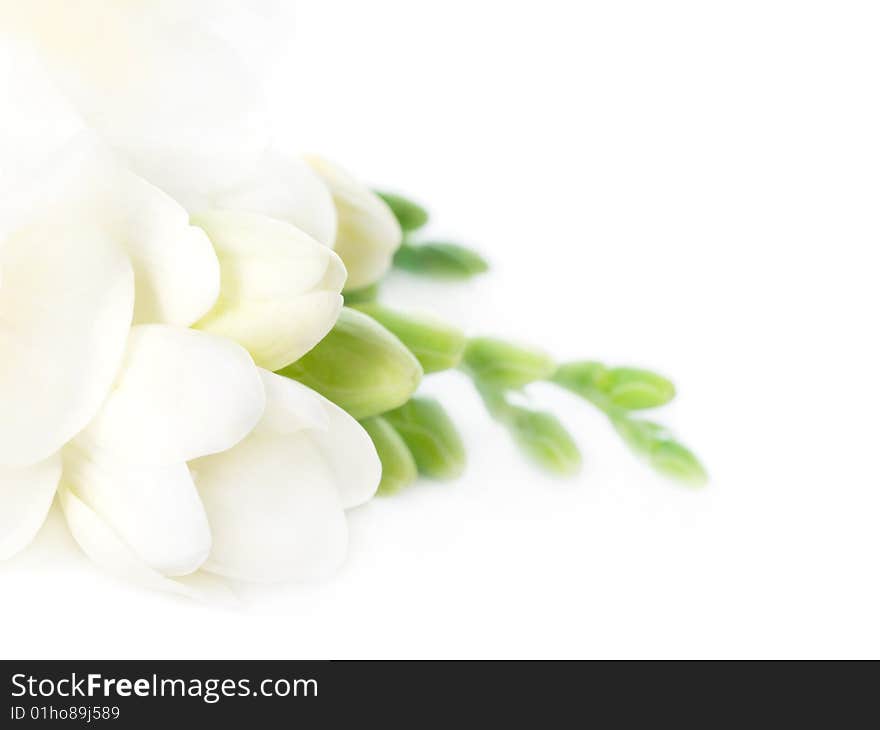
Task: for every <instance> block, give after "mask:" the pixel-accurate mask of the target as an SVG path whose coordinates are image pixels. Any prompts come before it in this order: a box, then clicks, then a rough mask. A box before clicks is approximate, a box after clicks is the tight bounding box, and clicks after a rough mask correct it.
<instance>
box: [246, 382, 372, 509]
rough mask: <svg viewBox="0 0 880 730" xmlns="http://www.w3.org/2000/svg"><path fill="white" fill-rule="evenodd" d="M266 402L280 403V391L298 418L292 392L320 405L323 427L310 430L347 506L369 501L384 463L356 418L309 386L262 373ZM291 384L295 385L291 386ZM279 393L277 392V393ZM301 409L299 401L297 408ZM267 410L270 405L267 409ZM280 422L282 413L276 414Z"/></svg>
mask: <svg viewBox="0 0 880 730" xmlns="http://www.w3.org/2000/svg"><path fill="white" fill-rule="evenodd" d="M263 383H264V384H265V386H266V393H267V401H268V402H270V403H272V402H274V403H275V405H276V408H277V407H278V405H279V404H280V403H282V401H281V399H280V397H279V396H280V395H281V394H280V393H278V391H284V392H285V395H286V397H287V399H288V400H287V402H286V405H287V408H288V409H289V410H288V416H287V417H288V418H290V419H293V418H295V417H296V411H294V410H293V409H292V408H290V406H291V405H293V399H292V398H291V393H297V394H298V395H299V399H300V400H301V401H309V400H310V401H311V402H312V403H315V404H318V405H319V406H320V408H321V410H322V411H323V413H324V423H323V425H322V426H317V425H316V426H315V427H313V428H311V429H310V430H309V432H308V435H309V437H310V438H311V439H312V441H313V442H314V443H315V445H316V446H317V447H318V448H319V449H320V450H321V453H322V454H323V455H324V460H325V461H326V463H327V464H328V466H329V467H330V470H331V471H332V472H333V479H334V483H335V484H336V489H337V492H338V493H339V497H340V500H341V501H342V506H343V508H344V509H350V508H352V507H357V506H358V505H361V504H364V503H365V502H369V501H370V500H371V499H372V498H373V497H374V496H375V495H376V490H377V489H378V487H379V482H380V481H381V479H382V462H381V461H380V460H379V455H378V454H377V453H376V447H375V446H374V445H373V441H372V439H371V438H370V436H369V434H368V433H367V432H366V431H365V430H364V427H363V426H361V424H359V423H358V422H357V421H356V420H355V419H354V418H352V417H351V416H350V415H348V413H346V412H345V411H344V410H342V409H341V408H340V407H339V406H337V405H336V404H335V403H333V402H331V401H329V400H327V399H326V398H325V397H324V396H322V395H319V394H318V393H316V392H315V391H313V390H311V389H310V388H307V387H306V386H305V385H303V384H302V383H298V382H296V381H295V380H288V379H286V378H285V379H284V380H281V381H279V380H278V376H274V375H272V376H271V377H270V374H269V373H263ZM291 386H292V387H291ZM276 394H277V395H276ZM301 408H302V406H301V405H299V404H297V409H296V410H297V411H299V410H300V409H301ZM267 410H268V408H267ZM275 417H276V418H277V419H278V420H279V421H280V420H281V417H280V414H276V416H275Z"/></svg>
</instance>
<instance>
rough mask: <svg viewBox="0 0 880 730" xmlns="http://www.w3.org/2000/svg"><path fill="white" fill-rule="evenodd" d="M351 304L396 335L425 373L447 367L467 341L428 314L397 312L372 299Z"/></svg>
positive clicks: (457, 358)
mask: <svg viewBox="0 0 880 730" xmlns="http://www.w3.org/2000/svg"><path fill="white" fill-rule="evenodd" d="M355 308H356V309H358V310H359V311H361V312H363V313H364V314H368V315H369V316H370V317H372V318H373V319H375V320H376V321H377V322H378V323H379V324H381V325H382V326H383V327H385V328H386V329H388V330H389V331H390V332H391V333H392V334H394V335H396V336H397V337H399V338H400V341H401V342H402V343H403V344H404V345H406V346H407V348H408V349H409V351H410V352H412V354H413V355H415V356H416V357H417V358H418V360H419V362H420V363H421V365H422V368H423V369H424V371H425V373H436V372H439V371H441V370H449V369H450V368H454V367H458V364H459V363H460V362H461V357H462V354H463V353H464V348H465V345H466V344H467V338H466V337H465V335H464V332H462V331H461V330H459V329H456V328H455V327H450V326H449V325H447V324H445V323H443V322H440V321H438V320H435V319H432V318H430V317H422V316H418V317H417V316H411V315H408V314H401V313H400V312H396V311H394V310H392V309H388V308H387V307H383V306H382V305H380V304H376V303H370V304H357V305H355Z"/></svg>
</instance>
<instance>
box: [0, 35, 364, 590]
mask: <svg viewBox="0 0 880 730" xmlns="http://www.w3.org/2000/svg"><path fill="white" fill-rule="evenodd" d="M8 50H9V47H4V46H3V44H0V52H5V51H8ZM34 68H36V67H34ZM35 74H36V71H35ZM38 80H39V79H37V78H35V79H34V81H35V83H34V85H33V86H30V85H27V84H25V86H24V88H25V90H27V89H30V88H34V89H36V88H40V89H42V91H41V92H40V93H41V94H42V93H43V92H45V95H44V96H41V97H39V96H34V95H30V96H26V97H25V98H23V99H22V103H21V104H20V105H17V106H16V105H11V106H10V116H11V118H12V119H11V123H10V125H9V126H8V127H6V130H11V134H12V135H15V134H16V133H17V132H21V134H20V135H19V136H17V137H15V138H12V139H10V135H9V134H7V132H6V131H0V151H3V152H4V154H5V153H6V151H8V150H16V149H18V150H19V152H18V154H17V157H16V158H15V159H14V160H13V162H14V163H15V174H14V175H11V177H10V178H8V179H6V180H5V181H4V184H5V185H6V186H5V187H0V198H2V200H0V402H2V403H3V406H4V407H3V409H0V558H5V557H9V556H11V555H13V554H15V553H17V552H18V551H20V550H21V549H22V548H24V547H25V546H26V545H27V544H28V543H29V542H30V541H31V540H32V538H33V537H34V535H35V533H36V532H37V530H38V529H39V527H40V525H41V524H42V522H43V521H44V519H45V516H46V514H47V512H48V510H49V508H50V506H51V503H52V500H53V498H54V496H55V494H56V492H57V494H58V496H59V501H60V503H61V505H62V507H63V509H64V513H65V515H66V517H67V522H68V525H69V527H70V530H71V533H72V534H73V536H74V537H75V539H76V540H77V542H78V543H79V544H80V546H81V547H82V548H83V550H84V551H85V552H86V553H88V554H89V555H90V556H91V557H92V558H94V559H95V560H96V561H97V562H98V563H100V564H102V565H103V566H104V567H106V568H107V569H109V570H112V571H116V572H119V573H121V574H122V575H123V576H124V577H126V578H129V579H133V580H139V581H141V582H143V583H145V584H147V585H150V586H153V587H157V588H163V589H167V590H172V591H175V592H178V593H182V594H185V595H205V593H206V592H208V593H213V592H216V590H218V581H217V580H216V579H215V578H212V577H211V571H213V572H214V573H218V574H221V575H224V576H230V577H235V578H238V579H242V580H261V581H264V580H280V579H287V578H291V577H309V576H312V575H316V574H323V573H324V572H325V571H326V570H329V569H331V568H332V567H334V566H335V565H337V564H338V563H339V561H340V559H341V557H342V555H344V549H345V523H344V510H345V509H347V508H349V507H351V506H355V505H356V504H359V503H361V502H363V501H365V500H366V499H369V497H370V496H372V494H373V493H374V492H375V489H376V487H377V485H378V481H379V470H380V466H379V461H378V457H377V455H376V453H375V449H374V448H373V446H372V443H371V441H370V439H369V437H368V436H367V434H366V433H365V432H364V431H363V429H362V428H361V427H360V426H359V425H358V424H357V422H355V421H354V420H353V419H351V418H350V417H349V416H348V415H346V414H345V413H343V412H342V411H340V410H339V409H337V408H335V406H331V405H330V404H328V403H326V402H325V401H323V399H321V398H320V397H319V396H317V395H315V394H313V393H311V392H310V391H308V390H307V389H305V388H304V387H303V386H300V385H298V384H296V383H293V382H291V381H287V380H284V379H282V378H280V376H274V375H270V374H267V373H265V372H261V371H260V370H258V368H257V367H256V366H255V364H254V361H253V359H252V357H251V355H250V354H248V352H247V351H246V350H245V349H244V348H243V347H242V346H241V345H239V344H237V343H235V342H233V341H232V339H229V338H228V337H224V336H220V335H218V334H215V333H211V332H205V331H199V330H196V329H192V328H191V327H190V326H191V325H193V324H196V323H199V324H200V326H202V324H204V329H211V328H212V326H216V327H217V328H218V329H223V327H222V326H220V325H219V324H218V322H223V321H224V317H226V318H228V319H229V320H230V321H232V322H238V323H240V324H242V326H243V323H245V322H247V321H248V318H250V321H251V322H253V323H254V326H255V327H256V328H257V332H258V333H259V335H258V336H256V337H255V340H254V343H255V344H254V348H255V350H256V351H257V354H258V356H260V357H265V358H267V359H271V358H273V357H276V358H278V359H279V361H287V360H288V358H291V357H295V356H296V353H297V352H299V351H300V350H302V349H303V348H307V347H308V346H310V345H309V343H310V342H311V343H312V344H314V342H312V341H313V340H314V341H317V340H316V338H320V336H321V334H320V333H321V332H322V331H323V332H326V330H327V329H329V328H330V327H331V326H332V323H333V320H334V319H335V313H336V311H337V310H338V300H339V289H340V288H341V286H342V282H343V280H344V276H345V272H344V269H343V268H342V266H341V264H340V263H339V260H338V258H337V257H336V256H335V255H334V254H333V253H332V252H331V251H329V250H328V249H326V248H325V247H321V246H320V245H319V244H317V243H315V242H314V241H311V239H308V237H306V236H305V234H302V233H301V232H299V231H297V230H296V229H294V228H293V227H291V226H289V225H287V224H283V223H280V222H272V221H268V220H267V219H264V218H261V217H259V216H240V215H232V214H217V215H212V214H206V216H205V217H204V220H203V221H202V222H203V223H204V224H205V226H206V227H207V228H208V229H210V232H211V233H212V234H213V237H214V238H216V239H217V243H216V246H217V250H218V252H219V253H220V260H219V261H218V257H217V254H215V250H214V246H213V245H212V241H211V240H210V238H209V237H208V235H207V234H206V233H205V231H204V230H203V229H201V228H198V227H195V226H193V225H191V224H190V221H189V218H188V216H187V214H186V212H185V211H184V210H183V209H182V208H181V207H180V206H178V205H177V204H176V203H175V202H174V201H173V200H172V199H171V198H169V197H168V196H167V195H165V194H164V193H162V192H161V191H160V190H158V189H157V188H155V187H153V186H152V185H150V184H149V183H147V182H145V181H144V180H142V179H140V178H138V177H136V176H135V175H133V174H132V173H130V172H128V171H127V170H125V169H122V168H120V167H119V166H118V165H116V164H115V162H114V161H113V160H112V159H110V158H109V157H108V156H107V155H106V154H105V153H104V152H102V150H101V147H100V145H98V144H96V143H95V142H94V140H92V139H91V138H90V137H89V135H88V134H87V133H84V132H82V129H81V126H80V125H78V124H77V123H76V120H73V119H63V118H59V120H58V121H59V124H58V125H57V128H54V129H48V130H43V133H44V134H43V138H44V139H46V140H48V141H49V142H51V146H52V149H53V155H52V156H51V157H50V156H47V155H43V156H40V155H39V154H38V153H39V152H40V151H41V145H40V142H41V137H40V135H28V134H26V133H25V131H26V130H27V129H28V125H27V124H26V119H24V118H21V119H18V120H16V119H15V117H16V115H17V114H18V115H27V114H36V115H37V116H39V110H40V109H41V108H43V106H44V105H43V102H44V101H50V102H52V104H54V107H50V108H57V109H61V108H62V107H63V104H55V101H56V100H54V99H53V97H52V95H51V93H50V92H49V89H50V87H51V84H48V85H47V84H43V85H39V84H37V83H36V81H38ZM32 102H33V103H32ZM59 130H60V131H61V132H62V133H60V134H58V135H55V136H53V135H54V132H56V131H59ZM28 148H30V152H31V154H27V152H28ZM10 157H12V156H11V155H10ZM0 167H2V161H0ZM227 216H228V217H229V230H226V229H225V228H223V229H220V228H218V229H217V230H214V227H215V226H219V225H220V224H221V223H223V221H224V220H225V217H227ZM270 229H272V230H273V231H274V232H273V233H272V234H271V235H267V236H266V238H265V240H262V239H261V232H263V233H265V232H266V231H267V230H270ZM276 229H277V230H276ZM255 237H256V238H257V239H260V242H259V243H256V242H253V245H251V243H252V241H253V239H254V238H255ZM301 295H302V296H301ZM311 298H315V299H317V300H321V301H323V300H324V299H326V300H327V301H326V302H325V303H324V304H323V305H322V306H316V307H314V309H316V310H320V311H318V312H317V314H312V315H310V316H306V315H307V310H309V308H310V306H311V305H310V304H309V302H311V301H312V299H311ZM243 312H244V313H243ZM212 318H213V319H212ZM263 318H265V319H263ZM212 322H213V325H212ZM303 323H305V324H304V325H303V327H302V328H301V329H297V327H298V326H300V325H302V324H303ZM272 327H276V328H278V332H281V333H282V334H283V336H282V337H280V338H279V339H280V340H281V341H282V342H283V345H282V346H279V347H277V348H276V349H272V345H273V343H272V342H271V339H272V334H271V332H272ZM286 328H292V332H293V334H292V335H291V334H290V332H289V331H288V330H287V329H286ZM244 334H245V335H247V334H248V333H244ZM261 338H262V339H261ZM243 339H245V337H243ZM266 348H268V349H266ZM291 394H293V395H291ZM319 414H322V415H319ZM255 452H259V455H260V458H259V459H257V460H254V458H253V454H254V453H255ZM296 454H300V455H302V463H300V460H299V459H296V458H293V457H294V456H295V455H296ZM191 464H195V467H194V468H195V470H196V472H197V473H198V474H199V475H200V476H199V481H198V488H197V487H196V483H195V482H194V479H193V471H191V468H190V465H191ZM272 465H278V466H279V469H277V470H276V471H275V472H274V473H273V472H272V471H271V468H272ZM282 466H283V468H281V467H282ZM269 476H271V477H272V480H271V482H269V481H266V480H267V479H268V478H269ZM217 485H219V486H217ZM215 486H216V489H215ZM265 487H269V488H268V489H267V488H265ZM230 495H231V497H230ZM230 498H234V499H236V500H237V504H236V505H232V504H231V503H230V501H229V499H230ZM292 505H295V509H294V510H293V511H291V506H292ZM236 513H240V515H241V522H240V524H239V525H238V526H236V524H235V514H236ZM285 520H286V521H287V525H288V528H289V531H290V535H289V536H288V541H287V542H280V541H278V540H276V541H274V542H266V541H265V540H264V541H263V543H259V542H258V541H251V540H248V541H246V543H245V544H244V548H247V549H246V550H245V552H243V553H242V555H241V557H240V558H239V559H238V562H234V561H235V556H234V555H233V554H232V553H234V551H235V546H236V545H237V544H240V543H236V540H240V537H241V535H243V534H253V535H265V536H268V535H272V534H275V533H276V532H277V531H278V530H279V525H280V524H281V523H282V522H283V521H285ZM230 546H231V547H230ZM273 550H274V551H273ZM231 561H232V562H231ZM230 565H232V566H233V567H232V568H230V567H228V566H230Z"/></svg>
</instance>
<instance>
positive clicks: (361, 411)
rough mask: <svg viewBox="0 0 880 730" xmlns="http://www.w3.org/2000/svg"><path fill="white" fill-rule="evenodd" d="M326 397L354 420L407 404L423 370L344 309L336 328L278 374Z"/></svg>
mask: <svg viewBox="0 0 880 730" xmlns="http://www.w3.org/2000/svg"><path fill="white" fill-rule="evenodd" d="M278 372H279V374H280V375H285V376H287V377H288V378H293V379H294V380H298V381H299V382H301V383H303V384H304V385H307V386H308V387H310V388H311V389H312V390H316V391H317V392H318V393H320V394H321V395H323V396H324V397H325V398H329V399H330V400H331V401H333V402H334V403H336V404H337V405H338V406H340V407H342V408H344V409H345V410H346V411H348V412H349V413H350V414H351V415H352V416H354V417H355V418H358V419H363V418H370V417H371V416H377V415H379V414H380V413H384V412H385V411H388V410H391V409H392V408H397V407H398V406H400V405H402V404H403V403H406V401H407V400H409V398H410V396H411V395H412V394H413V393H415V391H416V388H418V386H419V382H420V381H421V379H422V366H421V365H419V361H418V360H416V358H415V356H414V355H413V354H412V353H411V352H410V351H409V350H407V349H406V347H405V346H404V344H403V343H402V342H401V341H400V340H399V339H397V338H396V337H395V336H394V335H393V334H391V333H390V332H389V331H388V330H386V329H385V328H384V327H383V326H382V325H380V324H379V323H378V322H376V321H375V320H374V319H372V318H370V317H368V316H367V315H365V314H362V313H361V312H358V311H355V310H354V309H349V308H348V307H345V308H343V310H342V313H341V314H340V315H339V319H338V320H337V322H336V325H335V326H334V327H333V329H332V330H331V331H330V333H329V334H328V335H327V336H326V337H325V338H324V339H323V340H321V342H319V343H318V344H317V345H316V346H315V347H314V348H313V349H312V350H311V351H309V352H308V353H306V354H305V355H304V356H303V357H301V358H300V359H299V360H297V361H296V362H295V363H293V364H292V365H288V366H287V367H286V368H284V369H283V370H279V371H278Z"/></svg>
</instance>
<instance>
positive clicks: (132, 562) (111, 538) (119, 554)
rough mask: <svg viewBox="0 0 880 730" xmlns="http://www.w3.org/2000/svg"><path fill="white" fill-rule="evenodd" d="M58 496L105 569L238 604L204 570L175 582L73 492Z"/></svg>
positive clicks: (78, 536)
mask: <svg viewBox="0 0 880 730" xmlns="http://www.w3.org/2000/svg"><path fill="white" fill-rule="evenodd" d="M58 496H59V501H60V502H61V507H62V509H63V510H64V516H65V517H66V518H67V525H68V527H69V528H70V532H71V534H72V535H73V538H74V539H75V540H76V541H77V543H78V544H79V546H80V547H81V548H82V550H83V552H84V553H85V554H86V555H88V556H89V557H90V558H91V559H92V560H93V561H95V563H97V564H98V565H99V566H100V567H101V568H103V569H104V570H106V571H108V572H110V573H112V574H114V575H116V576H117V577H119V578H122V579H124V580H128V581H132V582H135V583H138V584H140V585H143V586H145V587H148V588H152V589H154V590H161V591H168V592H171V593H176V594H178V595H182V596H186V597H188V598H196V599H199V600H205V601H212V602H216V601H219V602H223V603H227V602H235V599H234V596H233V595H232V593H231V591H230V590H229V588H228V586H226V585H225V584H223V583H222V582H221V581H218V580H217V579H215V578H212V577H211V576H209V575H206V574H205V573H203V572H202V571H199V572H197V573H193V574H192V575H188V576H186V577H183V578H174V579H172V578H167V577H166V576H164V575H162V574H161V573H159V572H157V571H155V570H153V569H152V568H150V567H149V566H148V565H146V564H145V563H144V562H143V561H142V560H141V559H140V558H139V557H138V556H137V555H136V554H135V553H134V552H133V551H132V550H131V548H130V547H129V546H128V545H126V543H125V542H123V541H122V540H121V539H120V538H119V536H118V535H117V533H116V532H115V531H114V530H113V529H112V528H111V527H110V526H109V525H108V524H107V523H106V522H105V521H104V520H103V519H102V518H101V517H100V516H99V515H98V514H97V513H96V512H95V511H94V510H93V509H92V508H91V507H89V506H88V505H87V504H86V503H85V502H83V501H82V500H81V499H80V498H79V497H77V496H76V494H74V493H73V492H72V491H71V490H70V489H68V488H65V487H62V488H61V490H60V491H59V494H58Z"/></svg>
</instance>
